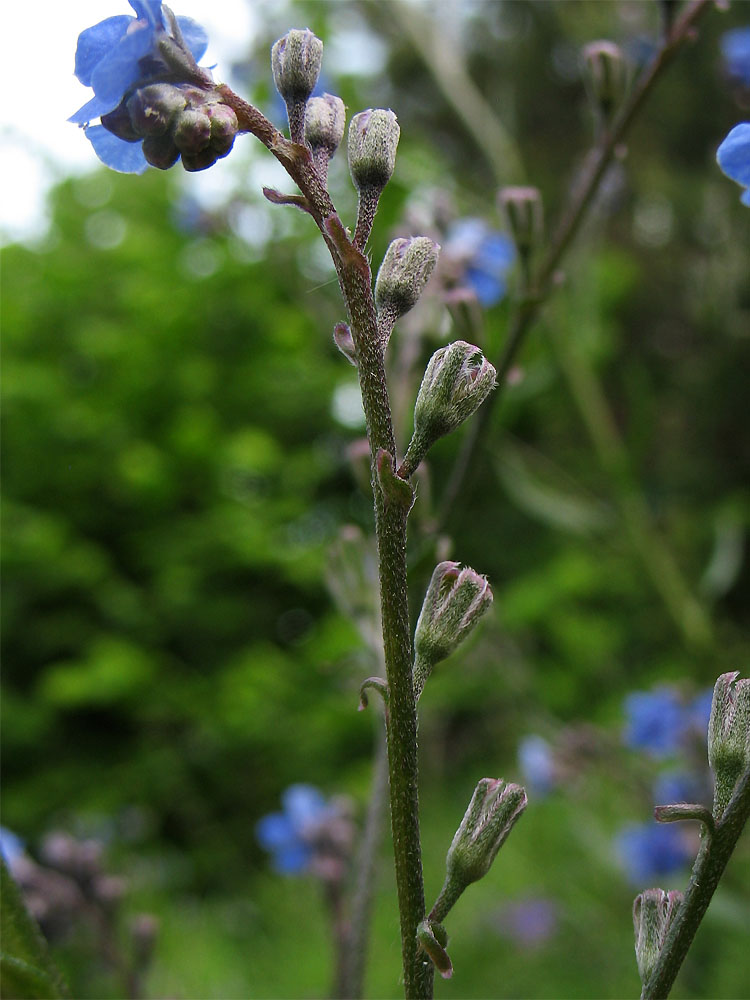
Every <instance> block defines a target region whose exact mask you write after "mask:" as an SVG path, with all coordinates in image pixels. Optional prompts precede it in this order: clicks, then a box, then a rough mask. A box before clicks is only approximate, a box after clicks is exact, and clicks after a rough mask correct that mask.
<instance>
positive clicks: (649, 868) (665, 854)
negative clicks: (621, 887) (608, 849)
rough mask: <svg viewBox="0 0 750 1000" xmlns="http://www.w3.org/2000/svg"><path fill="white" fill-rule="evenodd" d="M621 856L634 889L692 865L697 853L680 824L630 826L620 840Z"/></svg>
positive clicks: (618, 839)
mask: <svg viewBox="0 0 750 1000" xmlns="http://www.w3.org/2000/svg"><path fill="white" fill-rule="evenodd" d="M617 852H618V854H619V856H620V861H621V862H622V865H623V867H624V868H625V871H626V872H627V875H628V878H629V879H630V881H631V882H632V883H633V884H634V885H647V884H649V883H650V882H652V881H653V880H654V879H656V878H659V877H660V876H662V875H671V874H672V872H676V871H679V870H680V869H681V868H683V867H684V866H685V865H686V864H687V863H688V862H689V861H692V859H693V857H694V854H695V850H694V846H693V843H692V842H691V838H690V836H689V835H688V836H686V831H684V830H683V829H682V828H681V827H680V825H679V824H677V823H675V824H669V825H664V824H654V823H646V824H643V825H634V826H629V827H627V828H626V829H625V830H623V831H622V833H621V834H620V835H619V837H618V838H617Z"/></svg>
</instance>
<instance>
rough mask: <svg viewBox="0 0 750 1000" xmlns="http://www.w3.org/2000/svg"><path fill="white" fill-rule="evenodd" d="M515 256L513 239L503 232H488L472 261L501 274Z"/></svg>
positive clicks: (476, 264) (476, 265)
mask: <svg viewBox="0 0 750 1000" xmlns="http://www.w3.org/2000/svg"><path fill="white" fill-rule="evenodd" d="M515 258H516V249H515V246H514V245H513V241H512V240H511V239H510V238H509V237H508V236H504V235H503V233H493V232H490V233H488V234H487V236H486V237H485V238H484V239H483V240H482V243H481V245H480V246H479V249H478V250H477V254H476V258H475V259H474V260H473V261H472V263H473V264H474V266H475V267H481V268H483V269H484V270H485V271H490V272H494V273H496V274H503V273H504V272H505V271H507V269H508V268H509V267H510V265H511V264H512V263H513V261H514V260H515Z"/></svg>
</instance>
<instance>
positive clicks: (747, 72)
mask: <svg viewBox="0 0 750 1000" xmlns="http://www.w3.org/2000/svg"><path fill="white" fill-rule="evenodd" d="M719 44H720V45H721V54H722V56H723V57H724V67H725V69H726V71H727V75H728V76H731V77H732V79H734V80H738V81H739V82H740V83H742V84H744V85H745V86H746V87H750V27H749V28H733V29H732V30H731V31H727V32H725V33H724V34H723V35H722V36H721V42H720V43H719Z"/></svg>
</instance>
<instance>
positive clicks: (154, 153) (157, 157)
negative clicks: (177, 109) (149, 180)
mask: <svg viewBox="0 0 750 1000" xmlns="http://www.w3.org/2000/svg"><path fill="white" fill-rule="evenodd" d="M143 155H144V156H145V157H146V159H147V160H148V162H149V163H150V164H151V166H152V167H158V168H159V170H169V168H170V167H173V166H174V165H175V163H177V161H178V160H179V158H180V151H179V149H178V148H177V146H175V144H174V140H173V139H172V136H171V135H169V134H167V135H147V136H146V138H145V139H144V140H143Z"/></svg>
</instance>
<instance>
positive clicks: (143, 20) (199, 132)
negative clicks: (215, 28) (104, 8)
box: [69, 0, 237, 173]
mask: <svg viewBox="0 0 750 1000" xmlns="http://www.w3.org/2000/svg"><path fill="white" fill-rule="evenodd" d="M130 5H131V7H132V8H133V10H134V11H135V14H136V16H135V17H133V16H131V15H127V14H122V15H115V16H114V17H108V18H107V19H106V20H104V21H100V22H99V24H95V25H94V26H93V27H91V28H87V29H86V30H85V31H83V32H82V33H81V34H80V35H79V37H78V47H77V49H76V58H75V75H76V76H77V77H78V79H79V80H80V82H81V83H82V84H84V86H86V87H91V88H92V89H93V91H94V96H93V97H92V98H91V100H89V101H87V103H86V104H84V105H83V107H81V108H79V109H78V111H76V113H75V114H74V115H72V116H71V117H70V119H69V120H70V121H71V122H73V123H74V124H77V125H81V126H82V127H83V128H84V129H85V132H86V136H87V138H88V139H89V140H90V141H91V144H92V145H93V147H94V151H95V152H96V154H97V156H98V157H99V159H100V160H101V161H102V162H103V163H105V164H106V165H107V166H108V167H111V168H112V169H114V170H119V171H121V172H123V173H143V171H144V170H146V168H147V167H148V166H149V164H150V165H152V166H156V167H159V168H161V169H166V168H167V167H170V166H172V164H174V163H175V162H176V161H177V160H178V159H179V158H180V156H182V161H183V166H184V167H185V169H186V170H202V169H204V168H205V167H208V166H210V165H211V164H212V163H214V162H215V161H216V160H217V159H218V158H219V157H222V156H226V155H227V153H228V152H229V150H230V149H231V147H232V144H233V142H234V137H235V135H236V132H237V118H236V115H235V114H234V112H233V111H232V109H231V108H229V107H226V106H225V105H223V104H222V102H221V97H220V95H219V93H218V92H217V91H216V90H215V89H213V83H212V81H211V77H210V74H209V73H208V72H207V71H206V70H201V69H199V68H198V65H197V60H198V59H200V58H201V56H202V55H203V53H204V52H205V50H206V46H207V44H208V39H207V36H206V32H205V31H204V30H203V28H202V27H201V26H200V25H199V24H197V23H196V22H195V21H193V20H192V19H191V18H189V17H174V16H173V15H172V14H171V12H170V11H169V10H168V8H166V7H164V6H163V4H162V3H161V2H160V0H130ZM97 118H98V119H99V120H100V124H98V125H97V124H93V125H92V124H91V122H92V121H95V120H96V119H97Z"/></svg>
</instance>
